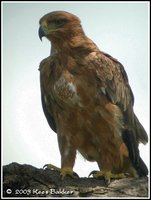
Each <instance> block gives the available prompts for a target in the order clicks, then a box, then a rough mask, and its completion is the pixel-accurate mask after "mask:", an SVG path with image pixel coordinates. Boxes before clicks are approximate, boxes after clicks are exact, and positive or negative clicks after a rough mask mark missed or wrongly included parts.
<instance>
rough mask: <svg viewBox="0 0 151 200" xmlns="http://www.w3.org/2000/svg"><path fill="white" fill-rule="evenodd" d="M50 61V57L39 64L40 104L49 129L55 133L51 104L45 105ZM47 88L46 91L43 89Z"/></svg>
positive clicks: (48, 84)
mask: <svg viewBox="0 0 151 200" xmlns="http://www.w3.org/2000/svg"><path fill="white" fill-rule="evenodd" d="M50 59H51V57H50V56H49V57H48V58H45V59H44V60H43V61H42V62H41V63H40V67H39V70H40V85H41V102H42V108H43V111H44V114H45V117H46V119H47V122H48V124H49V126H50V128H51V129H52V130H53V131H54V132H57V128H56V123H55V120H54V117H53V113H52V109H51V106H52V105H51V104H50V102H49V103H48V104H47V96H49V94H48V92H49V87H48V86H50V84H51V83H50V76H49V74H50V70H51V68H50ZM45 88H48V89H45Z"/></svg>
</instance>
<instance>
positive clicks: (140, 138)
mask: <svg viewBox="0 0 151 200" xmlns="http://www.w3.org/2000/svg"><path fill="white" fill-rule="evenodd" d="M39 36H40V39H41V38H42V37H43V36H45V37H47V39H48V40H49V41H50V42H51V46H52V49H51V55H50V56H49V57H48V58H46V59H44V60H43V61H42V62H41V64H40V83H41V97H42V105H43V110H44V113H45V116H46V118H47V121H48V123H49V125H50V127H51V128H52V129H53V130H54V131H55V132H56V133H57V136H58V144H59V149H60V153H61V168H62V171H63V170H65V169H68V170H66V172H65V175H66V173H68V172H67V171H72V169H73V166H74V162H75V157H76V151H77V150H78V151H79V152H80V153H81V154H82V155H83V156H84V157H85V158H86V159H87V160H89V161H96V162H97V163H98V166H99V168H100V170H101V171H102V172H103V175H104V176H105V174H107V173H108V172H111V173H112V174H118V173H129V174H130V175H132V176H146V175H147V174H148V170H147V167H146V165H145V163H144V162H143V161H142V159H141V158H140V155H139V150H138V144H139V142H142V143H144V144H145V143H146V142H147V141H148V137H147V134H146V132H145V130H144V128H143V126H142V125H141V124H140V122H139V120H138V119H137V117H136V115H135V114H134V111H133V104H134V97H133V93H132V90H131V88H130V85H129V82H128V77H127V74H126V72H125V70H124V67H123V66H122V64H121V63H120V62H119V61H118V60H116V59H115V58H113V57H111V56H110V55H108V54H106V53H104V52H102V51H100V50H99V49H98V47H97V46H96V45H95V44H94V43H93V41H91V40H90V39H89V38H88V37H87V36H86V35H85V33H84V31H83V29H82V26H81V24H80V20H79V18H78V17H76V16H75V15H73V14H70V13H67V12H63V11H55V12H51V13H48V14H47V15H45V16H43V17H42V18H41V19H40V28H39Z"/></svg>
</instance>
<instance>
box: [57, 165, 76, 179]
mask: <svg viewBox="0 0 151 200" xmlns="http://www.w3.org/2000/svg"><path fill="white" fill-rule="evenodd" d="M60 175H61V179H62V180H63V179H64V178H65V177H66V176H70V177H71V178H74V179H75V178H76V179H77V178H79V176H78V174H77V173H75V172H74V171H73V170H72V168H70V167H64V168H62V169H61V173H60Z"/></svg>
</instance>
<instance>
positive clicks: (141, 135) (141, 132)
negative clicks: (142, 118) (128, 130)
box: [134, 115, 148, 144]
mask: <svg viewBox="0 0 151 200" xmlns="http://www.w3.org/2000/svg"><path fill="white" fill-rule="evenodd" d="M134 120H135V131H136V135H137V136H136V137H137V138H138V142H141V143H143V144H146V143H147V142H148V135H147V133H146V131H145V129H144V127H143V126H142V125H141V123H140V122H139V120H138V118H137V117H136V115H134Z"/></svg>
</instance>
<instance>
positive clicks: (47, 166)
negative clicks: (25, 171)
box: [43, 164, 60, 172]
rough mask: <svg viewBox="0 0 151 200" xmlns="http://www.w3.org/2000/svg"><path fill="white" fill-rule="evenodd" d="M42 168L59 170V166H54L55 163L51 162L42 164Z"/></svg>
mask: <svg viewBox="0 0 151 200" xmlns="http://www.w3.org/2000/svg"><path fill="white" fill-rule="evenodd" d="M43 169H44V170H46V169H49V170H55V171H59V172H60V168H59V167H56V166H55V165H52V164H46V165H44V166H43Z"/></svg>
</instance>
